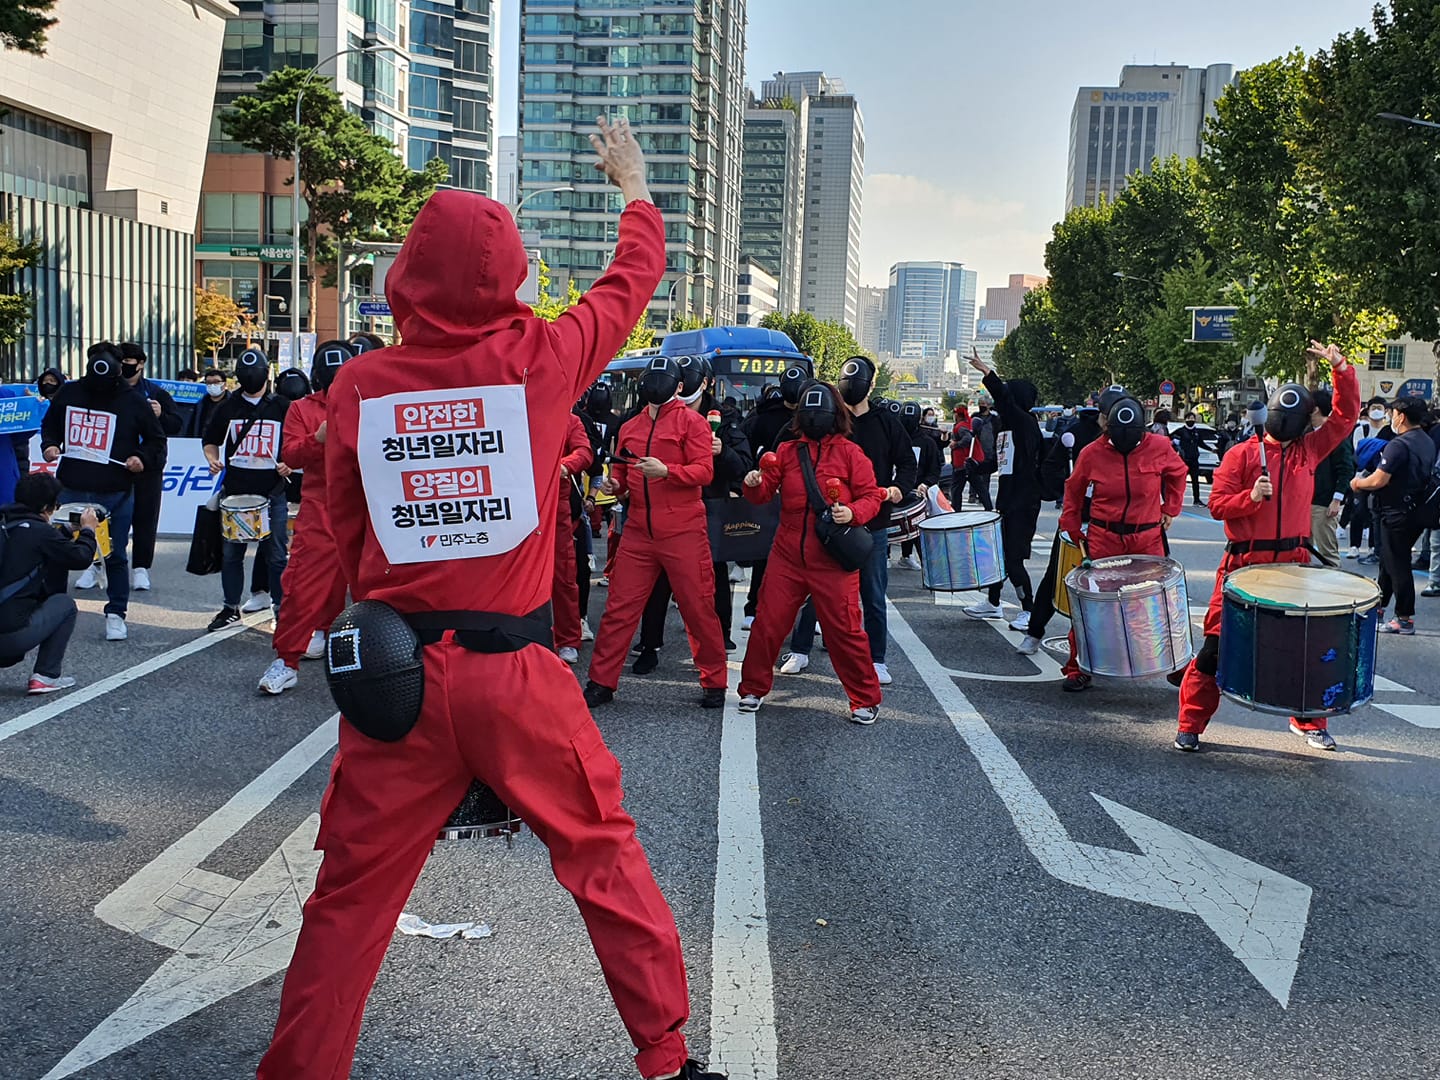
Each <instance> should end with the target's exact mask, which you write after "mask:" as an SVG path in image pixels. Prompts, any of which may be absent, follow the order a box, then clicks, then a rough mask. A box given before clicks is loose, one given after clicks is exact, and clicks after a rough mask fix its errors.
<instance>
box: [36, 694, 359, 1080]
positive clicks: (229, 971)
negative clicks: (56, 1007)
mask: <svg viewBox="0 0 1440 1080" xmlns="http://www.w3.org/2000/svg"><path fill="white" fill-rule="evenodd" d="M338 723H339V714H338V713H337V714H336V715H334V716H332V717H330V718H329V719H328V720H326V721H325V722H324V723H323V724H321V725H320V726H319V727H318V728H316V729H315V730H314V731H313V732H311V733H310V734H309V735H308V736H307V737H306V738H305V739H304V740H303V741H301V742H300V743H298V744H297V745H296V746H294V747H292V748H291V749H290V750H289V751H287V752H286V754H285V755H284V756H283V757H281V758H280V760H279V761H276V762H275V763H274V764H273V765H271V766H270V767H269V768H268V769H266V770H265V771H264V772H263V773H261V774H260V775H259V776H257V777H256V778H255V779H254V780H252V781H251V782H250V783H249V784H247V785H246V786H245V787H244V788H242V789H241V790H240V791H238V792H236V793H235V795H234V796H233V797H232V798H231V799H230V801H229V802H227V803H226V804H225V805H224V806H222V807H220V809H218V810H216V811H215V812H214V813H213V814H211V815H210V816H209V817H208V818H206V819H205V820H204V821H202V822H201V823H200V824H199V825H197V826H195V828H193V829H192V830H190V832H188V833H186V834H185V835H184V836H182V837H181V838H180V839H179V840H177V841H175V843H173V844H171V845H170V847H168V848H167V849H166V850H165V851H164V852H162V853H161V854H160V855H159V856H157V857H156V858H155V859H154V860H152V861H151V862H150V863H148V864H147V865H146V866H145V867H144V868H143V869H141V870H140V871H139V872H138V873H136V874H135V875H134V876H132V877H131V878H130V880H128V881H127V882H125V884H124V885H121V886H120V888H118V889H116V890H115V891H114V892H113V893H111V894H110V895H109V896H107V897H106V898H105V899H104V900H102V901H100V903H99V904H98V905H97V906H96V908H95V914H96V915H97V916H99V917H100V918H101V919H103V920H104V921H105V922H107V923H109V924H110V925H111V926H114V927H116V928H117V929H120V930H124V931H126V932H127V933H132V934H138V935H139V936H140V937H143V938H145V939H146V940H147V941H153V942H155V943H156V944H158V945H164V946H166V947H167V948H170V949H174V950H175V951H176V955H175V956H172V957H170V958H169V959H168V960H166V961H165V962H164V963H163V964H161V965H160V967H159V969H158V970H157V971H156V972H155V974H154V975H152V976H150V978H149V979H147V980H146V981H145V984H144V985H143V986H141V987H140V989H138V990H136V991H135V993H133V994H132V995H130V999H129V1000H128V1001H126V1002H125V1003H124V1004H123V1005H121V1006H120V1008H118V1009H117V1010H115V1012H114V1013H112V1014H111V1015H110V1016H108V1017H107V1018H106V1019H105V1020H103V1021H101V1023H100V1024H99V1025H98V1026H97V1027H96V1028H95V1030H94V1031H92V1032H90V1034H89V1035H87V1036H86V1037H85V1038H84V1040H83V1041H82V1042H81V1043H80V1045H79V1046H77V1047H75V1049H73V1050H71V1051H70V1053H68V1054H66V1055H65V1058H64V1060H62V1061H61V1062H60V1063H59V1064H57V1065H56V1066H55V1067H54V1068H53V1069H51V1070H50V1071H49V1072H48V1073H46V1074H45V1076H44V1078H43V1080H61V1078H62V1077H66V1076H70V1075H72V1074H74V1073H76V1072H79V1071H80V1070H81V1069H83V1068H86V1067H87V1066H89V1065H93V1064H94V1063H95V1062H97V1061H103V1060H105V1059H106V1058H108V1057H109V1056H110V1055H111V1054H114V1053H116V1052H117V1051H119V1050H123V1049H124V1048H125V1047H127V1046H132V1045H134V1044H135V1043H137V1042H139V1041H140V1040H141V1039H144V1038H146V1037H147V1036H149V1035H153V1034H154V1033H155V1032H157V1031H159V1030H161V1029H162V1028H166V1027H168V1026H170V1025H171V1024H173V1023H175V1022H176V1021H178V1020H183V1019H184V1018H185V1017H187V1016H190V1015H191V1014H192V1013H195V1012H198V1011H199V1010H201V1009H203V1008H205V1007H206V1006H207V1005H213V1004H214V1003H215V1002H217V1001H221V1000H223V999H225V998H227V997H229V996H230V995H231V994H235V993H238V992H239V991H241V990H244V989H245V988H246V987H248V986H253V985H254V984H255V983H257V982H259V981H260V980H261V979H264V978H267V977H269V976H271V975H273V974H275V973H276V972H278V971H283V970H285V968H286V967H287V966H288V965H289V963H290V957H291V955H292V954H293V953H294V952H295V939H296V936H297V935H298V934H299V932H300V911H301V906H302V905H303V904H304V902H305V899H306V897H308V896H309V895H310V892H311V890H312V889H313V888H314V886H315V875H316V874H317V873H318V872H319V869H320V860H321V854H320V852H318V851H315V850H314V846H315V835H316V830H317V829H318V828H319V825H320V818H319V817H318V816H317V815H314V814H312V815H311V816H310V817H309V818H307V819H306V821H305V822H304V823H303V824H302V825H301V826H300V827H299V828H298V829H296V830H295V831H294V832H293V833H291V834H290V836H289V838H288V839H286V840H285V842H284V843H283V844H281V845H280V847H279V848H278V849H277V850H276V851H275V852H273V853H272V854H271V855H270V857H269V858H268V859H266V860H265V863H264V864H263V865H262V866H261V867H260V869H259V870H257V871H255V873H253V874H251V875H250V877H249V878H247V879H246V880H245V881H237V880H236V879H234V878H229V877H225V876H223V875H221V874H213V873H210V872H209V871H206V870H201V869H199V864H200V863H201V862H203V861H204V860H205V859H207V858H209V857H210V855H212V854H213V853H214V852H215V850H216V849H217V848H219V847H220V845H221V844H223V843H225V842H226V841H227V840H229V839H230V838H231V837H232V836H234V835H235V834H236V833H237V832H239V831H240V830H241V829H242V828H244V827H245V825H247V824H248V823H249V822H250V821H251V820H253V819H254V817H255V815H257V814H258V813H260V811H262V810H264V809H265V808H266V807H267V806H269V805H270V804H271V803H272V802H274V801H275V798H276V797H277V796H278V795H279V794H280V793H281V792H282V791H284V790H285V789H286V788H288V787H289V786H290V785H291V784H293V783H294V782H295V781H296V780H298V779H299V778H300V777H301V776H303V775H304V774H305V773H306V772H307V771H308V770H309V769H310V768H311V766H313V765H314V764H315V763H316V762H317V761H319V760H320V759H321V758H323V757H324V756H325V755H326V754H328V753H329V752H330V751H331V750H332V749H333V748H334V746H335V743H336V740H337V737H338V732H339V728H338Z"/></svg>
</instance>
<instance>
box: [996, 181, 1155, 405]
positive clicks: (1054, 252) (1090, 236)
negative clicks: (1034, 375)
mask: <svg viewBox="0 0 1440 1080" xmlns="http://www.w3.org/2000/svg"><path fill="white" fill-rule="evenodd" d="M1114 213H1115V207H1114V204H1113V203H1108V202H1102V203H1101V204H1100V205H1099V206H1098V207H1095V206H1076V207H1074V208H1073V209H1071V211H1070V212H1069V213H1068V214H1066V215H1065V219H1064V220H1063V221H1061V222H1059V223H1058V224H1056V226H1055V230H1054V234H1053V235H1052V236H1051V238H1050V242H1049V243H1048V244H1046V245H1045V266H1046V269H1048V270H1049V272H1050V285H1049V287H1048V289H1047V297H1048V301H1049V303H1050V309H1049V312H1048V317H1047V320H1046V322H1047V326H1048V330H1049V333H1051V334H1053V336H1054V339H1055V342H1056V343H1057V345H1058V347H1059V349H1060V351H1061V352H1062V353H1063V354H1065V355H1066V356H1068V357H1069V361H1068V368H1069V370H1070V371H1071V373H1072V376H1073V377H1074V378H1075V379H1076V380H1077V381H1078V382H1081V383H1084V384H1085V385H1087V386H1097V385H1102V384H1108V383H1112V382H1116V381H1118V379H1119V378H1120V377H1121V375H1122V373H1123V372H1124V369H1125V367H1126V357H1127V352H1130V351H1133V349H1132V347H1131V345H1130V343H1129V342H1128V341H1127V340H1126V333H1125V331H1126V321H1125V317H1124V311H1125V307H1126V305H1125V296H1124V284H1125V283H1124V282H1123V281H1122V280H1121V279H1120V278H1117V277H1116V276H1115V271H1116V269H1118V268H1117V267H1116V265H1115V262H1114V259H1113V255H1112V245H1111V228H1110V226H1111V221H1112V219H1113V217H1114ZM1030 295H1031V296H1033V295H1034V294H1033V293H1032V294H1030ZM1026 299H1027V300H1029V299H1030V297H1029V296H1027V297H1026ZM1016 359H1019V358H1018V357H1017V358H1016ZM1026 377H1029V376H1026ZM1032 381H1033V379H1032ZM1036 385H1037V386H1038V385H1039V384H1038V383H1037V384H1036Z"/></svg>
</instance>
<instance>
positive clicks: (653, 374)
mask: <svg viewBox="0 0 1440 1080" xmlns="http://www.w3.org/2000/svg"><path fill="white" fill-rule="evenodd" d="M679 389H680V365H679V364H678V363H676V362H675V360H674V359H673V358H671V357H668V356H661V357H657V358H656V359H655V360H653V361H652V362H651V364H650V369H649V370H648V371H646V372H645V374H644V375H642V376H640V400H641V401H643V402H644V403H645V404H646V405H664V404H665V403H666V402H668V401H670V400H671V399H672V398H674V396H675V394H676V393H677V392H678V391H679Z"/></svg>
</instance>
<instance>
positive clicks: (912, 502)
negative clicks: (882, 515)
mask: <svg viewBox="0 0 1440 1080" xmlns="http://www.w3.org/2000/svg"><path fill="white" fill-rule="evenodd" d="M927 516H928V510H927V508H926V506H925V500H924V499H922V498H921V497H920V496H919V495H912V496H911V497H910V498H909V499H907V500H906V501H905V502H903V503H901V504H900V505H899V506H897V507H895V509H894V510H892V511H891V512H890V533H889V538H890V543H892V544H904V543H908V542H910V541H912V540H916V539H918V538H919V536H920V522H922V521H924V520H925V518H926V517H927Z"/></svg>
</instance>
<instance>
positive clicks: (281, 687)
mask: <svg viewBox="0 0 1440 1080" xmlns="http://www.w3.org/2000/svg"><path fill="white" fill-rule="evenodd" d="M299 681H300V673H299V672H298V671H296V670H295V669H294V668H292V667H286V666H285V661H284V660H278V659H277V660H275V661H274V662H273V663H272V664H271V665H270V666H269V667H268V668H266V669H265V674H264V675H261V676H260V689H261V690H264V691H265V693H267V694H283V693H284V692H285V691H286V690H289V689H290V688H291V687H292V686H294V685H295V684H296V683H298V682H299Z"/></svg>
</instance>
